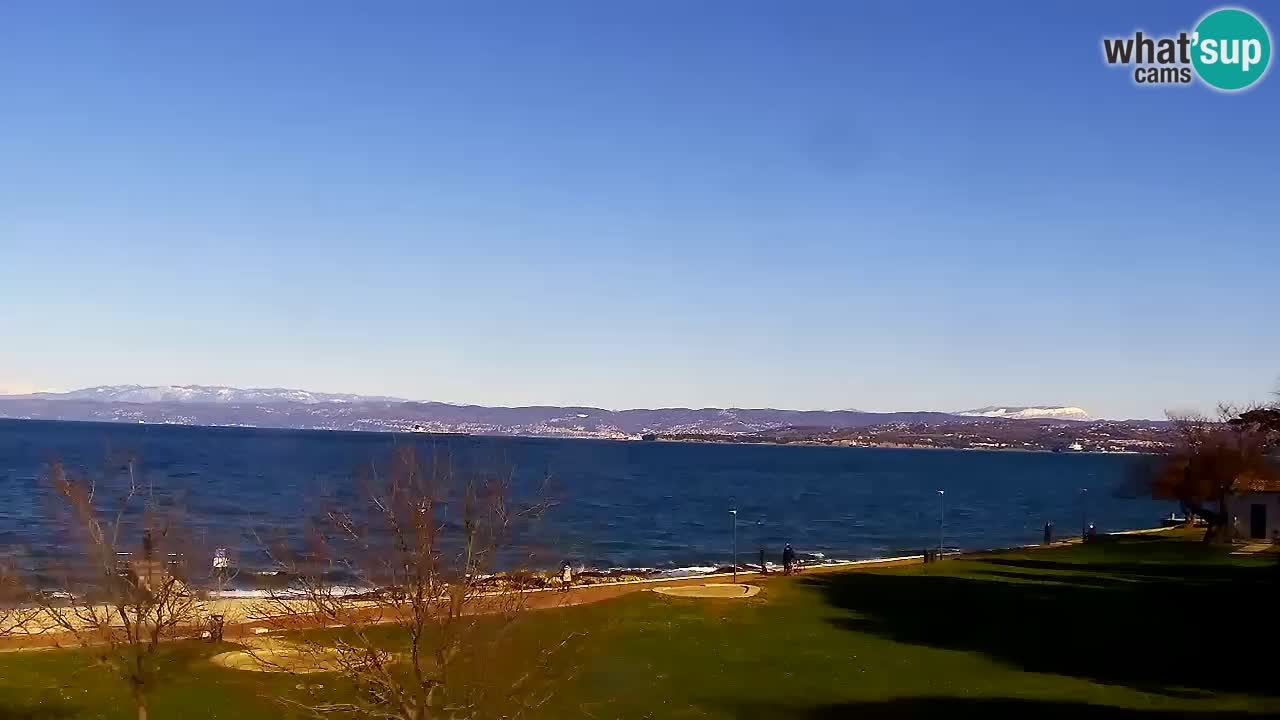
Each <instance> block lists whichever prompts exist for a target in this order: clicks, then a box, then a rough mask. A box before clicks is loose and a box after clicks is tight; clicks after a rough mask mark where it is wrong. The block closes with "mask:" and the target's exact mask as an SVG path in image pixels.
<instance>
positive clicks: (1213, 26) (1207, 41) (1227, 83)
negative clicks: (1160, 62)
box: [1191, 8, 1271, 91]
mask: <svg viewBox="0 0 1280 720" xmlns="http://www.w3.org/2000/svg"><path fill="white" fill-rule="evenodd" d="M1191 42H1192V45H1193V47H1194V49H1193V50H1192V56H1191V63H1192V64H1193V65H1195V68H1196V74H1198V75H1199V76H1200V79H1201V80H1203V81H1205V82H1206V83H1208V84H1209V85H1210V86H1212V87H1215V88H1217V89H1219V90H1227V91H1231V90H1243V89H1244V88H1247V87H1249V86H1250V85H1252V84H1254V83H1255V82H1257V81H1258V80H1259V79H1261V78H1262V75H1263V74H1264V73H1265V72H1266V71H1267V64H1268V63H1269V62H1270V61H1271V34H1270V33H1268V32H1267V26H1266V25H1263V24H1262V21H1261V20H1259V19H1258V18H1256V17H1254V16H1253V14H1252V13H1249V12H1246V11H1244V10H1237V9H1236V8H1223V9H1222V10H1215V11H1213V12H1211V13H1209V14H1208V15H1205V16H1204V19H1203V20H1201V21H1200V24H1199V25H1197V26H1196V30H1195V34H1194V35H1193V36H1192V40H1191Z"/></svg>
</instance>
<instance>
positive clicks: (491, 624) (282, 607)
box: [249, 447, 570, 720]
mask: <svg viewBox="0 0 1280 720" xmlns="http://www.w3.org/2000/svg"><path fill="white" fill-rule="evenodd" d="M511 490H512V488H511V474H510V473H498V474H495V473H485V472H478V471H464V470H459V469H458V468H457V467H455V466H454V465H453V464H452V463H451V462H450V459H449V458H448V457H447V456H435V457H433V458H431V459H429V460H428V461H425V462H424V461H422V460H420V459H419V457H418V455H417V453H416V452H415V451H414V449H413V448H412V447H405V448H400V449H399V450H398V451H397V452H396V453H395V455H394V457H393V460H392V463H391V467H390V468H389V472H387V473H385V474H375V475H374V476H373V477H371V478H369V479H368V481H366V482H364V483H363V490H362V492H361V493H360V495H359V497H360V500H359V501H358V503H357V504H356V505H355V506H354V507H349V508H345V509H333V510H329V511H327V512H325V513H324V516H323V519H322V520H321V521H320V522H319V523H318V525H317V526H316V527H315V528H314V529H313V531H312V533H311V536H310V538H309V539H308V542H307V545H306V551H305V552H303V553H286V552H285V551H283V550H281V549H280V546H279V545H277V546H276V548H275V549H274V550H273V551H272V555H273V557H274V558H275V559H276V561H277V562H278V564H279V567H280V569H282V570H284V571H285V572H287V573H288V574H289V575H290V576H291V577H293V578H295V581H294V585H293V586H292V587H291V588H289V589H286V590H282V591H276V592H273V594H272V596H271V597H270V598H269V599H268V600H267V601H266V602H264V603H262V604H261V605H260V606H259V607H258V608H257V609H256V614H257V616H258V617H259V618H260V619H262V620H263V621H264V622H265V623H266V624H267V625H268V626H269V627H271V628H272V629H275V630H300V629H304V628H314V627H316V626H328V627H332V628H338V629H336V630H332V631H328V632H325V633H321V634H316V633H314V632H312V633H306V632H301V633H295V634H293V635H291V636H285V637H284V638H281V639H279V640H275V641H270V642H257V643H251V644H250V650H249V652H251V653H253V654H254V655H255V656H256V657H257V658H258V661H259V662H261V663H266V664H271V665H275V666H277V669H284V670H295V671H297V670H316V669H325V670H332V671H336V672H338V673H339V674H341V675H342V676H343V677H345V678H346V679H347V680H349V681H350V682H351V683H353V684H354V685H355V687H356V688H357V689H358V691H359V692H358V693H357V697H356V699H355V700H354V701H353V702H347V701H343V702H341V703H338V704H331V703H324V702H321V701H320V700H319V699H313V701H311V702H307V703H303V704H304V705H306V707H308V708H309V709H311V710H313V711H315V712H317V713H321V712H328V711H347V712H350V713H353V714H355V715H357V716H363V717H384V718H396V719H399V720H427V719H428V718H473V717H478V716H483V715H486V714H490V713H492V714H500V715H501V716H503V717H516V716H518V715H520V714H521V712H523V711H524V710H527V709H529V708H531V707H536V706H538V705H540V704H541V703H542V702H545V700H546V698H547V697H549V694H548V692H549V684H548V683H547V682H545V681H546V677H545V673H544V671H545V669H546V666H547V663H548V662H549V660H550V659H551V658H552V657H553V655H554V654H555V653H557V652H558V651H560V650H562V649H563V648H564V647H565V646H566V645H567V644H568V643H569V640H570V638H569V637H565V638H563V639H562V641H561V642H558V643H556V644H555V645H554V646H553V647H539V648H538V649H537V651H536V652H535V653H534V655H535V656H536V657H531V658H530V660H529V662H527V663H524V664H522V665H521V667H520V670H519V671H518V672H517V673H515V675H514V676H512V677H506V678H499V677H497V676H496V675H497V673H494V672H492V671H491V670H492V665H491V664H490V660H492V659H493V657H494V656H496V655H497V654H499V653H500V652H501V648H502V647H503V642H504V639H505V638H506V637H508V635H509V632H510V631H511V629H512V628H513V627H514V625H515V623H516V621H517V619H518V618H519V617H520V616H521V615H522V614H523V612H522V611H523V610H525V609H526V604H527V602H528V599H529V597H530V594H529V593H528V592H525V591H523V590H524V588H522V587H521V584H520V582H518V578H519V577H520V574H519V573H516V572H513V571H514V570H516V569H518V566H519V565H520V563H521V560H522V559H523V558H522V557H521V556H522V554H523V553H522V552H521V551H518V550H517V547H526V543H525V542H519V543H517V542H516V538H517V537H518V536H519V535H520V533H522V531H524V530H525V529H527V528H528V527H529V526H530V523H532V522H533V521H535V520H536V519H537V518H538V517H539V516H540V515H541V514H542V512H543V511H544V510H545V509H546V507H547V504H546V503H545V502H527V503H525V504H521V505H517V504H515V503H514V502H513V500H512V494H511ZM524 540H525V541H527V538H524ZM500 554H501V555H502V558H501V559H500V558H499V555H500ZM500 565H501V566H502V569H504V570H505V571H506V572H504V573H501V574H495V572H496V571H497V570H498V569H499V566H500Z"/></svg>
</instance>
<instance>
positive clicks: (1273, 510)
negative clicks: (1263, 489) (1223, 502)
mask: <svg viewBox="0 0 1280 720" xmlns="http://www.w3.org/2000/svg"><path fill="white" fill-rule="evenodd" d="M1255 504H1258V505H1266V506H1267V537H1268V538H1271V537H1273V536H1274V534H1275V533H1276V532H1277V531H1280V493H1243V494H1241V495H1236V496H1234V497H1232V498H1231V499H1230V500H1228V501H1227V508H1228V509H1229V510H1230V511H1231V514H1232V515H1233V516H1234V518H1235V531H1236V537H1238V538H1240V539H1245V540H1247V539H1249V531H1250V529H1251V528H1250V524H1251V523H1250V517H1251V513H1252V510H1251V506H1253V505H1255Z"/></svg>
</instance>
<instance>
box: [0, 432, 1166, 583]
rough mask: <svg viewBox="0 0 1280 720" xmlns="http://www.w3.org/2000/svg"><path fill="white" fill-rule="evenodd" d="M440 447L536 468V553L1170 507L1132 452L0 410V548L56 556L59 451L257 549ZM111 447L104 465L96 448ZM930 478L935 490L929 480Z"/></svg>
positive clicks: (639, 563)
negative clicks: (1138, 487)
mask: <svg viewBox="0 0 1280 720" xmlns="http://www.w3.org/2000/svg"><path fill="white" fill-rule="evenodd" d="M406 443H414V444H417V445H420V446H422V447H424V448H425V449H427V450H428V451H435V452H440V451H442V450H448V451H449V452H450V453H451V454H453V455H454V456H456V457H459V458H469V459H470V460H468V462H476V461H479V462H492V463H494V464H495V465H501V466H503V467H507V468H511V469H512V470H513V471H514V472H515V474H516V476H517V477H518V478H519V479H520V483H521V484H522V486H523V487H532V486H533V485H535V484H536V483H538V482H539V481H540V480H541V479H542V478H544V477H545V478H549V479H550V482H549V484H548V486H547V487H548V492H549V493H550V496H551V497H552V498H554V499H555V500H557V505H556V507H555V508H554V509H553V510H552V512H551V514H550V516H549V517H548V520H547V522H546V524H545V526H544V527H543V529H542V532H541V533H540V538H541V539H540V540H539V543H540V544H541V545H542V546H543V547H542V556H543V557H544V558H546V559H547V564H548V565H555V564H558V563H559V561H560V560H561V559H568V560H570V561H572V562H575V563H581V564H583V565H586V566H589V567H597V568H618V567H650V568H680V567H689V566H707V565H717V564H726V563H728V562H729V560H730V559H731V558H732V556H733V547H734V545H733V543H734V540H733V538H734V532H735V530H734V516H733V515H732V514H730V512H729V511H730V509H736V510H737V511H738V513H737V516H736V519H737V522H736V525H737V527H736V534H737V544H738V549H739V553H740V558H741V560H742V561H743V562H747V561H749V560H752V559H754V558H755V557H756V556H757V553H758V551H759V548H761V547H764V548H766V549H767V552H768V556H769V558H770V559H771V560H773V561H776V560H777V556H778V553H779V552H780V550H781V547H782V545H783V544H784V543H787V542H790V543H792V544H793V545H794V546H795V547H796V549H797V550H798V551H799V552H801V553H803V554H809V555H814V556H824V557H827V558H832V559H862V558H871V557H884V556H893V555H898V554H905V553H911V552H919V551H920V550H921V549H922V548H925V547H936V546H937V545H938V544H939V541H940V537H941V541H942V542H943V543H944V544H945V545H946V546H947V547H949V548H960V549H965V550H970V549H981V548H992V547H1004V546H1011V545H1019V544H1027V543H1034V542H1038V541H1039V540H1040V538H1041V533H1042V528H1043V526H1044V523H1045V522H1047V521H1052V522H1054V523H1055V526H1056V529H1057V532H1058V533H1059V534H1073V533H1077V532H1079V529H1080V527H1081V526H1082V524H1083V523H1085V522H1089V523H1094V524H1096V525H1097V527H1098V529H1099V531H1101V532H1105V531H1110V530H1121V529H1130V528H1139V527H1150V526H1153V525H1155V524H1157V523H1158V520H1159V518H1160V517H1161V516H1163V515H1167V514H1168V513H1169V511H1170V510H1171V509H1172V508H1171V507H1170V506H1169V505H1168V504H1166V503H1160V502H1155V501H1152V500H1150V499H1147V498H1124V497H1120V496H1119V495H1118V494H1117V490H1118V489H1119V488H1121V487H1122V486H1123V485H1124V484H1125V482H1126V481H1127V480H1130V479H1131V478H1132V477H1133V476H1134V474H1135V473H1136V472H1137V471H1138V469H1139V467H1140V465H1141V464H1142V463H1143V462H1146V461H1147V460H1146V459H1144V458H1142V457H1139V456H1132V455H1095V454H1084V453H1027V452H989V451H949V450H908V449H862V448H834V447H808V446H772V445H729V444H703V443H671V442H617V441H604V440H578V439H543V438H509V437H465V436H463V437H440V436H423V435H407V436H406V435H400V436H395V435H389V434H383V433H353V432H328V431H289V430H260V429H247V428H202V427H184V426H162V425H133V424H102V423H64V422H42V421H10V420H0V550H3V549H5V548H18V547H20V548H23V549H24V552H26V553H27V554H35V555H42V554H56V553H57V552H58V550H59V548H60V547H61V543H62V542H63V540H64V536H63V535H62V533H61V530H60V526H59V524H58V522H57V512H56V507H57V503H56V498H54V497H53V495H52V493H51V491H50V489H49V487H48V483H47V482H46V480H45V477H44V476H45V472H46V468H47V463H48V462H49V461H50V460H52V459H55V458H56V459H59V460H61V461H62V462H63V463H64V464H65V465H67V466H69V467H72V468H79V469H81V470H83V471H85V472H88V473H96V472H100V471H101V470H102V468H103V467H104V466H107V465H116V466H118V464H119V462H120V458H122V457H125V456H129V457H133V458H136V462H137V467H138V468H139V474H140V477H141V478H142V479H143V482H144V483H145V484H146V486H147V487H154V488H159V489H161V491H163V492H164V493H166V495H167V496H168V497H171V498H177V499H178V501H179V502H180V503H181V506H182V507H183V508H184V510H185V512H186V513H187V515H188V517H189V518H190V522H191V524H192V525H193V526H195V527H197V528H198V529H199V531H200V532H201V533H202V534H204V535H206V536H208V537H210V538H216V539H217V540H218V542H220V543H224V544H238V545H237V546H238V547H239V548H240V553H241V555H242V556H243V557H246V558H249V557H253V556H254V553H255V548H254V542H255V537H254V532H253V531H255V530H261V529H264V528H266V529H270V530H272V531H273V532H287V533H291V534H294V535H298V536H301V534H302V533H303V531H304V529H305V524H306V522H307V517H308V514H309V513H310V512H311V510H313V509H314V508H315V507H317V506H318V505H317V502H316V501H317V500H318V499H319V498H322V497H326V498H332V497H333V496H334V495H335V493H336V494H337V495H342V494H348V493H351V492H352V487H353V482H354V481H353V479H352V478H353V476H355V475H359V474H360V472H362V471H363V470H364V469H367V468H369V467H370V466H371V464H374V465H384V464H385V463H386V462H387V460H388V458H389V456H390V454H391V452H392V451H393V450H394V449H395V447H396V446H397V445H403V444H406ZM109 459H110V460H109ZM939 490H942V491H943V493H941V494H940V493H939V492H938V491H939Z"/></svg>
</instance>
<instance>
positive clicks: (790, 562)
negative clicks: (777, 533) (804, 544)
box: [782, 543, 796, 575]
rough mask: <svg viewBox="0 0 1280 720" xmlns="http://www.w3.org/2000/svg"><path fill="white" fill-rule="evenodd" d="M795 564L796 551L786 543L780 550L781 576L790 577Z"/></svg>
mask: <svg viewBox="0 0 1280 720" xmlns="http://www.w3.org/2000/svg"><path fill="white" fill-rule="evenodd" d="M795 562H796V551H795V550H793V549H792V548H791V543H787V544H786V546H785V547H783V548H782V574H783V575H790V574H791V573H792V568H793V566H794V565H795Z"/></svg>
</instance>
